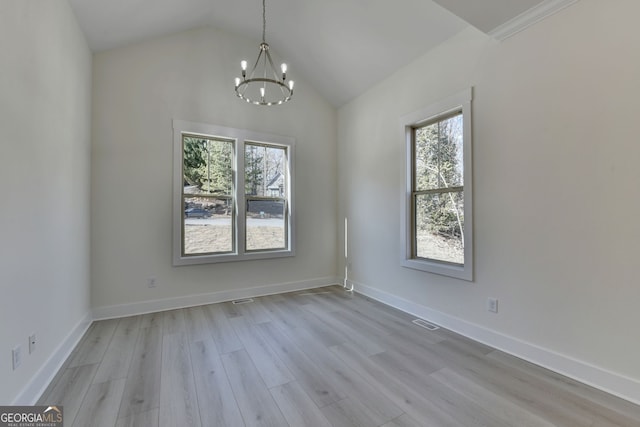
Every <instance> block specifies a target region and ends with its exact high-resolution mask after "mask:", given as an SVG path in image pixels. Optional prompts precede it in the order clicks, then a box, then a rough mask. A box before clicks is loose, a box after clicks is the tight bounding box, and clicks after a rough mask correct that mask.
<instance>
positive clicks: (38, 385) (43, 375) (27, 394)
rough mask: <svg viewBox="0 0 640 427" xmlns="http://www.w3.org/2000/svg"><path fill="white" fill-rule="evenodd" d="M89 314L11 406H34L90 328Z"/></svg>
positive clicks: (88, 313)
mask: <svg viewBox="0 0 640 427" xmlns="http://www.w3.org/2000/svg"><path fill="white" fill-rule="evenodd" d="M91 323H92V318H91V312H87V314H86V315H85V316H84V317H83V318H82V320H80V322H78V324H77V325H76V326H75V327H74V328H73V329H72V330H71V332H69V334H68V335H67V336H66V337H65V339H63V340H62V342H60V344H59V345H58V347H57V348H56V349H55V350H54V352H53V353H52V354H51V356H50V357H49V359H47V360H46V362H45V363H44V364H43V365H42V367H40V369H39V370H38V372H36V374H35V375H34V376H33V378H31V381H29V383H28V384H27V385H26V386H25V387H24V388H23V389H22V391H21V392H20V393H19V394H18V396H17V397H16V398H15V400H14V401H13V403H12V405H35V404H36V402H37V401H38V399H40V396H42V393H44V391H45V390H46V389H47V387H49V384H50V383H51V381H52V380H53V378H54V377H55V376H56V375H57V373H58V371H59V370H60V368H61V367H62V365H63V364H64V362H65V361H66V360H67V358H68V357H69V355H70V354H71V352H72V351H73V349H74V348H76V346H77V345H78V343H79V342H80V340H81V339H82V337H83V336H84V334H85V332H87V329H89V326H91Z"/></svg>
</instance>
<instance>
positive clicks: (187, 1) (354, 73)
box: [70, 0, 575, 106]
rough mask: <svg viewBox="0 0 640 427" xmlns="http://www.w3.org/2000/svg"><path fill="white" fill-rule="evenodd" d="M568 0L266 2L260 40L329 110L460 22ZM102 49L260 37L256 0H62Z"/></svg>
mask: <svg viewBox="0 0 640 427" xmlns="http://www.w3.org/2000/svg"><path fill="white" fill-rule="evenodd" d="M573 1H575V0H568V1H567V0H433V1H432V0H393V1H389V0H267V4H266V6H267V35H266V40H267V42H268V43H269V44H270V45H271V47H272V49H273V50H274V51H275V53H276V54H277V56H278V57H280V58H286V60H287V62H289V64H290V75H291V76H295V74H299V75H304V77H305V79H306V80H307V81H309V82H310V83H311V84H313V85H314V87H315V88H316V89H317V90H318V91H320V92H321V93H322V94H323V95H324V96H325V97H326V99H327V100H328V101H329V102H331V103H332V104H333V105H334V106H341V105H343V104H344V103H346V102H348V101H349V100H351V99H353V98H354V97H356V96H358V95H359V94H361V93H362V92H364V91H365V90H367V89H368V88H369V87H371V86H372V85H373V84H375V83H376V82H378V81H380V80H381V79H383V78H385V77H386V76H388V75H390V74H391V73H392V72H393V71H395V70H396V69H397V68H398V67H400V66H402V65H405V64H407V63H409V62H411V61H412V60H413V59H415V58H417V57H418V56H420V55H422V54H424V53H426V52H427V51H429V50H430V49H432V48H434V47H435V46H437V45H438V44H440V43H442V42H443V41H445V40H446V39H448V38H450V37H452V36H453V35H455V34H456V33H458V32H459V31H461V30H462V29H463V28H465V27H466V26H468V25H473V26H475V27H477V28H478V29H480V30H481V31H484V32H486V33H489V34H491V32H492V31H494V30H496V29H498V28H501V27H503V26H504V25H505V24H508V23H509V22H511V21H513V19H514V18H516V17H518V16H521V15H522V14H523V13H525V12H527V11H529V10H532V9H534V8H536V7H538V8H540V7H541V6H545V4H549V3H571V2H573ZM70 3H71V6H72V7H73V9H74V11H75V13H76V16H77V17H78V20H79V22H80V26H81V27H82V29H83V31H84V32H85V35H86V37H87V40H88V42H89V46H90V47H91V49H92V50H93V51H102V50H106V49H111V48H115V47H119V46H123V45H126V44H129V43H133V42H136V41H140V40H144V39H148V38H151V37H155V36H159V35H164V34H170V33H173V32H177V31H181V30H186V29H190V28H194V27H198V26H203V25H212V26H215V27H218V28H221V29H223V30H226V31H229V32H232V33H237V34H243V35H244V36H246V37H249V38H255V40H256V52H255V53H254V52H247V56H248V58H249V59H251V58H250V57H253V56H254V55H257V45H258V43H259V42H260V40H261V37H262V2H261V1H260V0H109V1H104V0H70Z"/></svg>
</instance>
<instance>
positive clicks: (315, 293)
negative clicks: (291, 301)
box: [295, 291, 332, 297]
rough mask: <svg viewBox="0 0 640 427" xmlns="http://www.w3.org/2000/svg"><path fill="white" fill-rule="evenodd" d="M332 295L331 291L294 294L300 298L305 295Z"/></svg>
mask: <svg viewBox="0 0 640 427" xmlns="http://www.w3.org/2000/svg"><path fill="white" fill-rule="evenodd" d="M330 293H332V292H331V291H323V292H303V293H301V294H295V295H296V296H297V297H302V296H306V295H323V294H330Z"/></svg>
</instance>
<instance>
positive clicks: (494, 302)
mask: <svg viewBox="0 0 640 427" xmlns="http://www.w3.org/2000/svg"><path fill="white" fill-rule="evenodd" d="M487 311H490V312H492V313H497V312H498V298H487Z"/></svg>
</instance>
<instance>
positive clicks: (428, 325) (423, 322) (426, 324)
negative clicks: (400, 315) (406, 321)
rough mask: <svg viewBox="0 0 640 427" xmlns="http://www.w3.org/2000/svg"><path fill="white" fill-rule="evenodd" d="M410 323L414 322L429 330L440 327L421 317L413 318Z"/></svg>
mask: <svg viewBox="0 0 640 427" xmlns="http://www.w3.org/2000/svg"><path fill="white" fill-rule="evenodd" d="M411 323H415V324H416V325H418V326H421V327H423V328H425V329H428V330H430V331H436V330H438V329H440V326H436V325H434V324H433V323H429V322H427V321H426V320H422V319H416V320H413V321H412V322H411Z"/></svg>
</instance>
